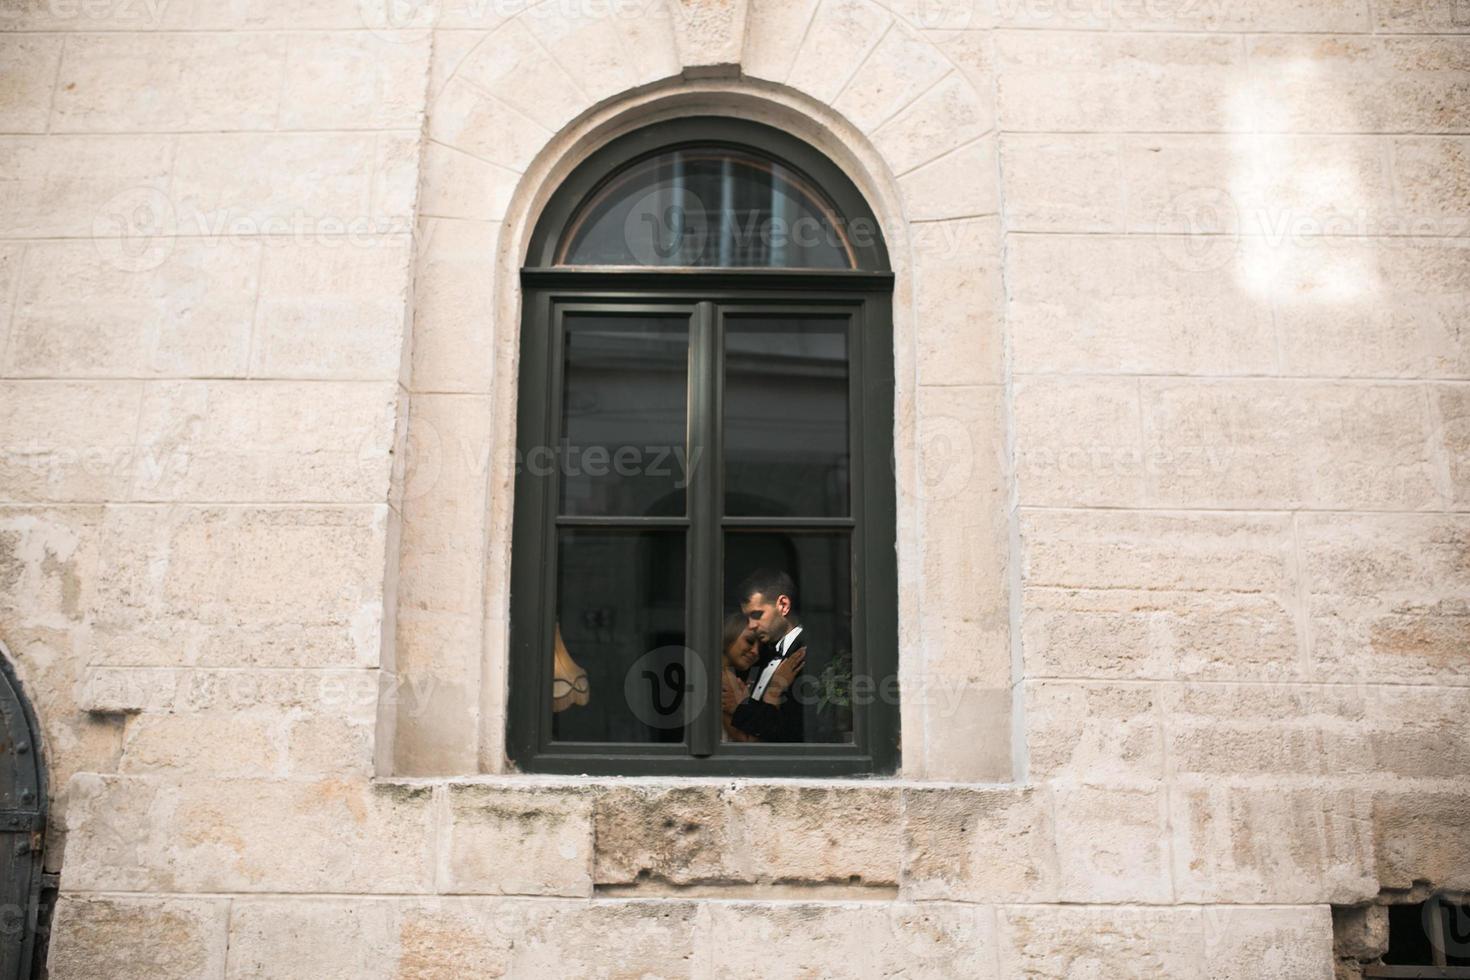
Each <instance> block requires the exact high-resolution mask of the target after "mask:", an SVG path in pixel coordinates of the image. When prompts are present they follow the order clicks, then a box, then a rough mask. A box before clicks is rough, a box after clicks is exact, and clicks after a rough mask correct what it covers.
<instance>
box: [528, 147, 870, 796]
mask: <svg viewBox="0 0 1470 980" xmlns="http://www.w3.org/2000/svg"><path fill="white" fill-rule="evenodd" d="M712 130H717V131H719V133H718V139H716V140H713V141H712V140H710V139H708V138H705V137H707V136H708V135H709V133H710V131H712ZM735 137H743V139H744V142H745V144H746V145H747V146H749V145H751V144H758V145H759V146H760V147H761V150H760V151H755V150H750V149H744V150H740V149H738V148H737V152H735V153H733V154H732V153H731V152H729V151H730V150H731V149H732V144H731V139H732V138H735ZM707 145H708V146H720V147H722V148H723V149H722V153H724V154H725V156H726V157H731V156H735V157H739V156H741V155H744V156H746V157H749V158H762V159H773V160H781V159H784V158H785V157H787V156H789V157H791V158H792V160H793V165H792V166H790V167H789V171H790V172H791V173H794V174H813V175H816V176H815V177H814V178H813V179H812V186H819V187H820V188H821V190H822V194H821V195H820V196H821V198H822V199H823V200H824V201H825V202H826V204H827V206H828V208H829V209H830V212H831V214H832V215H833V216H834V217H833V218H832V219H829V221H830V223H831V225H832V227H834V228H837V229H841V228H847V227H850V226H849V225H847V224H845V223H844V222H845V221H847V219H850V218H854V217H855V221H854V223H855V224H862V223H864V222H866V223H867V227H869V228H871V229H873V234H871V235H870V236H868V238H867V239H866V240H863V241H859V240H857V239H853V240H852V241H851V243H850V244H851V246H852V251H851V253H849V257H847V258H844V263H846V264H844V265H843V266H842V267H837V268H829V269H823V268H807V269H800V270H798V269H791V268H771V267H747V268H730V269H725V270H721V269H718V268H708V267H705V268H701V267H699V266H692V267H681V268H674V267H673V266H671V265H654V266H652V267H647V266H645V267H644V268H628V267H626V266H623V267H608V266H596V267H588V266H581V267H574V266H571V265H567V264H561V256H564V255H565V253H566V251H567V249H569V248H570V243H571V242H572V241H573V240H574V239H575V238H576V237H577V236H578V234H580V232H578V230H577V229H578V228H579V226H580V225H581V224H584V223H585V222H584V217H583V216H586V215H590V214H591V212H592V209H593V208H596V207H600V206H604V205H603V204H599V203H598V201H599V200H601V201H603V202H606V201H608V200H611V199H612V197H613V196H615V195H612V194H609V193H608V192H607V188H608V186H609V185H610V183H611V182H612V181H611V180H610V179H609V176H608V175H612V177H613V178H616V177H618V176H619V175H623V174H627V173H630V172H632V171H633V170H634V169H635V168H634V167H633V166H632V165H635V164H637V163H639V162H640V161H647V160H654V159H659V158H661V157H663V158H666V157H667V153H665V151H666V150H671V149H687V148H689V147H691V146H707ZM599 195H600V198H599ZM625 196H626V195H625ZM813 196H814V195H809V197H813ZM832 202H836V203H835V204H834V203H832ZM838 215H841V216H843V217H841V218H837V217H836V216H838ZM625 217H626V216H625ZM643 224H644V226H648V223H647V222H644V223H643ZM563 243H566V248H563V247H562V244H563ZM646 244H647V243H645V245H646ZM637 247H644V246H637ZM685 254H686V258H685V259H681V261H690V260H691V259H689V258H688V257H687V256H691V255H693V254H694V253H692V252H691V253H685ZM734 254H735V253H734V252H731V251H729V250H727V251H726V253H725V254H724V255H723V256H717V258H716V261H721V262H727V261H734V259H732V258H731V256H732V255H734ZM747 260H749V255H748V253H747ZM760 260H761V261H770V260H771V257H770V256H769V255H766V256H764V257H762V258H761V259H760ZM602 261H610V260H609V259H607V257H606V256H604V257H603V259H602ZM698 261H709V257H708V254H706V253H700V256H699V258H698ZM522 280H523V285H524V286H525V294H524V307H523V308H524V310H525V314H524V321H523V324H522V340H521V375H520V409H519V422H518V433H517V458H518V468H517V475H516V496H515V522H514V536H515V537H514V543H513V548H512V583H511V647H512V650H511V663H510V685H509V686H510V698H511V702H510V712H509V715H510V723H509V731H508V740H507V746H508V750H509V754H510V755H511V758H512V760H513V761H514V762H515V763H516V764H517V765H518V766H520V767H522V768H525V769H531V770H535V771H550V772H600V773H623V774H637V773H688V774H696V773H704V774H715V773H718V774H743V775H764V774H771V775H797V774H807V775H840V774H858V773H874V772H891V771H893V769H894V768H895V767H896V764H897V749H898V702H897V678H896V673H897V622H896V613H897V609H896V603H897V582H896V567H895V554H894V537H895V519H894V512H893V470H892V428H893V397H892V395H893V391H892V389H893V363H892V357H893V352H892V325H891V313H890V296H891V290H892V276H891V274H889V273H888V272H887V271H886V253H885V251H884V248H883V243H882V240H881V236H878V235H877V234H876V226H875V225H873V224H872V217H871V213H870V212H869V211H868V210H867V208H866V205H865V204H864V203H863V201H862V198H861V196H860V195H858V194H857V192H856V190H855V188H853V187H852V185H851V183H850V182H849V181H847V179H846V178H845V177H844V176H843V175H842V174H841V173H840V171H838V170H837V169H836V168H835V167H833V166H832V164H831V163H830V162H829V161H827V160H825V158H822V157H821V156H820V155H818V154H816V153H815V152H814V151H812V150H811V149H810V148H809V147H806V146H805V145H804V144H801V143H799V141H796V140H794V139H793V138H792V137H790V136H788V135H787V134H784V133H780V132H778V131H776V130H772V129H769V128H768V127H764V126H760V125H758V124H754V123H747V122H743V121H734V120H680V121H678V122H674V123H665V124H660V125H658V126H653V127H649V128H648V129H647V130H642V131H639V132H637V133H634V134H630V135H629V136H627V137H624V138H622V139H621V140H619V141H615V142H614V143H613V144H610V145H609V146H607V147H604V148H603V149H602V150H600V151H598V152H597V153H596V154H594V155H593V157H591V158H590V159H589V160H588V161H587V162H586V163H585V164H583V166H582V167H579V168H578V169H577V170H576V171H574V172H573V174H572V175H571V176H570V177H568V179H567V181H566V182H565V183H564V184H563V186H562V187H561V188H560V189H559V190H558V192H557V193H556V194H555V195H553V197H552V199H551V200H550V201H549V202H548V205H547V209H546V213H545V215H543V218H542V221H541V223H539V224H538V226H537V228H536V230H535V231H534V232H533V234H532V239H531V244H530V259H529V262H528V268H527V269H525V270H524V271H523V273H522ZM604 406H605V407H606V414H604V411H603V408H604ZM681 419H682V420H683V425H684V428H683V430H682V431H678V430H679V421H680V420H681ZM589 451H593V452H595V463H596V471H595V472H589V471H588V469H587V466H586V463H587V461H588V459H589V455H588V454H589ZM548 452H549V453H551V455H552V456H553V457H554V459H555V464H554V465H549V466H548V465H546V459H547V453H548ZM620 452H621V454H622V455H621V458H622V460H623V462H624V464H625V468H626V466H627V464H630V463H631V464H633V465H632V468H631V471H625V472H619V471H618V470H617V467H616V466H612V465H609V464H610V463H611V462H612V461H614V460H617V459H618V458H619V453H620ZM532 454H539V455H538V457H537V458H538V459H539V460H540V461H541V465H539V466H531V465H528V464H529V463H530V462H531V460H532ZM645 466H646V467H656V466H657V467H660V468H661V469H660V471H659V472H654V471H653V470H652V469H649V470H641V469H639V467H645ZM660 480H662V481H664V482H662V483H660V482H658V481H660ZM670 480H672V482H670ZM761 563H765V564H768V565H773V566H776V570H777V571H779V572H782V573H784V574H786V575H788V576H790V579H791V582H792V584H791V585H790V587H789V588H790V591H791V592H793V593H794V594H795V596H796V598H797V611H798V618H799V619H800V622H801V626H802V635H803V636H806V637H809V638H810V639H811V640H812V643H811V644H810V648H809V649H808V648H807V645H806V643H805V641H804V640H803V641H802V644H801V656H803V657H806V658H807V663H808V664H809V665H810V668H809V669H807V668H804V669H803V671H802V672H801V674H799V675H798V679H799V680H801V681H802V683H801V684H800V685H797V684H795V683H793V685H792V687H791V692H792V694H791V696H790V697H785V698H782V699H779V700H778V703H779V704H780V705H781V706H782V707H783V708H789V707H792V706H794V710H788V711H786V712H785V713H784V714H782V716H781V718H780V724H779V725H776V726H774V727H772V726H770V725H764V724H763V725H760V726H754V727H753V728H751V729H750V731H757V732H758V733H759V737H754V738H752V737H750V731H747V732H745V733H742V737H740V738H738V739H732V738H731V737H730V734H731V731H730V729H729V727H728V725H727V722H728V721H729V720H730V717H731V716H730V714H729V712H726V711H724V710H723V705H722V703H721V694H722V686H723V685H724V684H725V683H726V682H727V680H728V678H727V677H725V676H724V665H725V659H724V657H723V653H724V650H725V647H724V646H723V644H722V629H723V628H724V627H727V626H728V625H729V617H730V616H731V614H732V613H735V612H736V611H737V610H738V609H739V608H740V606H741V597H740V596H739V595H738V594H737V593H738V591H739V589H738V588H737V586H738V583H739V582H740V580H742V579H744V578H745V577H746V575H748V574H749V573H750V572H751V571H753V570H754V569H753V567H752V566H754V565H757V564H761ZM681 576H682V578H681ZM676 580H678V584H677V585H676V584H675V582H676ZM681 587H682V588H681ZM789 625H790V624H789V623H788V624H787V626H789ZM783 628H785V627H783ZM770 653H771V650H770V645H769V644H768V645H766V647H765V648H764V649H763V650H762V656H763V657H769V656H770ZM754 676H755V674H754V672H750V671H748V672H747V674H746V678H747V679H750V678H753V677H754ZM749 687H750V685H749V683H747V686H746V692H747V693H749ZM767 718H768V720H769V718H770V716H769V715H768V716H767ZM750 720H751V719H750V717H749V712H747V713H746V717H745V721H744V723H745V724H747V725H749V723H750Z"/></svg>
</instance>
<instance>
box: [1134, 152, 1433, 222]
mask: <svg viewBox="0 0 1470 980" xmlns="http://www.w3.org/2000/svg"><path fill="white" fill-rule="evenodd" d="M1388 149H1389V148H1388V146H1387V145H1385V143H1384V142H1383V141H1382V140H1378V139H1365V138H1363V137H1356V136H1349V137H1331V136H1314V137H1309V138H1303V137H1296V136H1283V135H1275V134H1253V135H1241V134H1236V135H1233V136H1229V137H1225V136H1146V137H1137V136H1135V137H1127V138H1126V139H1125V140H1124V141H1123V149H1122V162H1123V172H1124V174H1125V175H1126V178H1125V180H1126V183H1127V197H1128V211H1129V214H1128V227H1129V230H1131V231H1137V232H1143V233H1151V234H1159V233H1173V234H1199V233H1201V232H1204V231H1223V232H1230V233H1238V234H1241V235H1248V236H1259V237H1262V238H1265V239H1267V240H1269V241H1270V242H1271V243H1272V245H1274V244H1276V243H1278V242H1281V241H1282V240H1283V239H1287V240H1291V241H1293V242H1297V241H1308V242H1311V241H1313V240H1315V239H1320V238H1321V237H1322V236H1324V235H1330V236H1341V235H1368V234H1401V233H1403V232H1405V231H1408V230H1409V228H1408V226H1407V225H1406V223H1405V221H1404V216H1403V215H1401V214H1400V209H1399V206H1398V205H1397V204H1396V202H1395V200H1394V188H1393V180H1392V177H1391V168H1390V165H1389V152H1388ZM1328 244H1329V245H1330V244H1332V243H1328ZM1250 247H1251V248H1256V247H1257V246H1254V245H1253V246H1250Z"/></svg>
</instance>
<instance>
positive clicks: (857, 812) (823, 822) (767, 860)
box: [599, 784, 903, 887]
mask: <svg viewBox="0 0 1470 980" xmlns="http://www.w3.org/2000/svg"><path fill="white" fill-rule="evenodd" d="M732 803H733V808H732V810H731V820H732V822H733V824H734V826H735V827H738V833H739V834H740V836H741V838H743V839H744V840H745V841H747V842H749V846H748V849H747V853H746V854H745V855H744V858H745V859H746V860H747V861H748V862H749V863H748V869H749V874H750V875H751V876H752V877H753V878H754V879H755V880H756V881H761V882H765V881H770V882H776V883H782V882H793V883H802V884H841V885H850V886H862V887H869V886H884V885H896V884H897V883H898V880H899V865H900V861H901V855H902V846H903V845H902V841H903V827H902V801H901V799H900V796H899V794H898V793H896V792H894V791H893V790H892V789H887V788H881V789H865V788H861V787H853V788H845V787H844V788H842V789H830V788H826V787H821V788H815V787H810V788H809V787H785V786H770V785H767V786H762V785H759V784H748V785H744V786H741V787H740V789H739V790H737V791H736V792H735V793H733V794H732ZM601 846H602V843H601V840H599V848H601Z"/></svg>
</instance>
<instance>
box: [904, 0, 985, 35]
mask: <svg viewBox="0 0 1470 980" xmlns="http://www.w3.org/2000/svg"><path fill="white" fill-rule="evenodd" d="M886 6H887V7H888V9H889V10H891V11H893V13H894V15H895V16H896V17H898V18H900V19H901V20H903V21H905V22H906V23H908V24H911V25H912V26H914V27H916V28H918V29H920V30H923V31H925V32H926V33H930V34H932V33H936V32H941V31H942V32H959V31H974V32H979V31H982V30H984V29H986V28H989V27H993V26H994V18H993V12H994V11H993V8H994V4H992V3H990V2H989V0H887V3H886Z"/></svg>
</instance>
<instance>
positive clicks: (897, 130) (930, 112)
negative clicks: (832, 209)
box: [873, 72, 995, 174]
mask: <svg viewBox="0 0 1470 980" xmlns="http://www.w3.org/2000/svg"><path fill="white" fill-rule="evenodd" d="M994 125H995V111H994V107H993V106H992V105H991V104H990V100H989V94H988V92H987V94H986V95H985V96H982V95H981V94H980V93H979V92H977V91H976V90H975V87H974V86H973V85H971V84H970V83H969V82H968V81H967V80H966V79H965V77H964V76H963V75H962V74H959V73H958V72H953V73H951V74H950V75H949V76H948V77H946V78H945V79H944V80H943V81H941V82H940V83H939V84H937V85H935V86H934V87H933V88H931V89H929V90H928V91H927V92H925V93H924V94H923V95H921V96H919V97H918V98H917V99H915V100H914V101H913V103H912V104H910V105H909V106H907V107H906V108H904V109H901V110H900V111H899V112H898V113H897V114H895V115H893V116H891V117H890V118H889V119H888V121H887V122H885V123H883V124H882V125H881V126H879V127H878V129H877V130H875V131H874V132H873V144H874V145H875V146H876V147H877V148H878V151H879V152H880V153H882V154H883V159H884V160H886V161H887V162H888V166H889V167H890V168H891V169H892V170H893V172H894V173H898V174H903V173H907V172H908V171H910V170H912V169H914V168H915V167H918V166H920V165H921V164H924V163H928V162H929V161H931V160H933V159H935V158H936V157H938V156H940V155H941V154H944V153H947V152H949V151H950V150H953V149H955V148H957V147H959V146H963V145H965V144H966V143H969V142H971V141H972V140H975V139H978V138H979V137H980V136H982V135H983V134H985V133H987V132H989V131H990V130H991V129H992V128H993V127H994Z"/></svg>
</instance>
